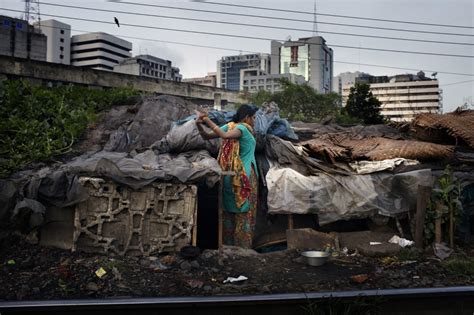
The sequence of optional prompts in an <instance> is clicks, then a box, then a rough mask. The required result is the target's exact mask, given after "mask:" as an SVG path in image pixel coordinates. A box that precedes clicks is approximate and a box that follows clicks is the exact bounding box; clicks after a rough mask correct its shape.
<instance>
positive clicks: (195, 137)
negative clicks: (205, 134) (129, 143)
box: [151, 120, 220, 155]
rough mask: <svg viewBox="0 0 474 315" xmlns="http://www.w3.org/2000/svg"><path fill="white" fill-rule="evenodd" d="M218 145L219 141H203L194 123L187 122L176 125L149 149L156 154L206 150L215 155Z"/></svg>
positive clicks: (192, 121)
mask: <svg viewBox="0 0 474 315" xmlns="http://www.w3.org/2000/svg"><path fill="white" fill-rule="evenodd" d="M219 143H220V142H219V139H212V140H204V139H203V138H202V137H201V135H200V134H199V130H198V129H197V127H196V122H195V121H194V120H188V121H186V122H185V123H183V124H179V125H176V126H175V127H174V128H173V129H171V131H170V132H168V134H167V135H166V136H165V137H164V138H162V139H161V140H159V141H157V142H155V143H154V144H152V146H151V148H152V149H153V150H154V151H155V152H157V153H169V152H171V153H172V152H177V153H179V152H187V151H193V150H207V151H209V152H210V153H211V154H215V155H217V153H218V152H219Z"/></svg>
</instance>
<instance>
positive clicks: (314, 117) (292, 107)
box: [251, 79, 340, 122]
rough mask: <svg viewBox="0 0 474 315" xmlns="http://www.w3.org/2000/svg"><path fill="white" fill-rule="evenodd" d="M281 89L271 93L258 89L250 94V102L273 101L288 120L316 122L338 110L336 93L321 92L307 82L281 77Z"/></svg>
mask: <svg viewBox="0 0 474 315" xmlns="http://www.w3.org/2000/svg"><path fill="white" fill-rule="evenodd" d="M280 82H281V85H282V86H283V91H280V92H275V93H273V94H271V93H269V92H267V91H259V92H258V93H256V94H253V95H252V98H251V99H252V102H253V103H255V104H257V105H261V104H263V103H264V102H270V101H274V102H276V103H277V104H278V106H279V107H280V110H281V112H280V114H281V116H283V117H287V118H288V119H289V120H293V121H295V120H301V121H305V122H317V121H320V120H321V119H322V118H325V117H327V116H329V115H332V116H336V114H337V112H338V101H339V98H340V97H339V95H338V94H336V93H328V94H321V93H318V92H317V91H316V90H315V89H314V88H312V87H311V86H309V85H308V84H295V83H292V82H290V81H289V80H288V79H281V80H280Z"/></svg>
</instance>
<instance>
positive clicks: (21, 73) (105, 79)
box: [0, 56, 248, 106]
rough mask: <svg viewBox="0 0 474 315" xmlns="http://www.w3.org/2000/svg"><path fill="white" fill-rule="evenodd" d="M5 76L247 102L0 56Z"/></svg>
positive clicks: (222, 93)
mask: <svg viewBox="0 0 474 315" xmlns="http://www.w3.org/2000/svg"><path fill="white" fill-rule="evenodd" d="M5 77H6V78H9V79H14V78H27V79H30V80H34V81H36V82H38V81H39V82H42V83H45V84H47V83H49V82H52V83H66V84H68V83H72V84H80V85H86V86H96V87H105V88H110V87H129V88H133V89H136V90H139V91H143V92H152V93H157V94H168V95H174V96H180V97H184V98H188V99H197V100H201V101H204V102H205V103H209V104H214V105H216V106H218V105H219V104H217V103H218V100H221V102H219V103H220V105H222V103H224V104H226V103H231V104H236V103H246V102H248V100H247V99H245V96H244V95H243V94H241V93H239V92H232V91H226V90H222V89H218V88H214V87H209V86H203V85H196V84H189V83H181V82H174V81H168V80H160V79H152V78H142V77H137V76H134V75H127V74H120V73H113V72H109V71H101V70H93V69H87V68H80V67H74V66H67V65H61V64H54V63H47V62H39V61H28V60H22V59H15V58H11V57H4V56H0V79H1V78H5ZM201 103H202V102H201Z"/></svg>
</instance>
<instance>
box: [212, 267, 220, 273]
mask: <svg viewBox="0 0 474 315" xmlns="http://www.w3.org/2000/svg"><path fill="white" fill-rule="evenodd" d="M211 271H212V272H213V273H219V269H217V268H214V267H212V268H211Z"/></svg>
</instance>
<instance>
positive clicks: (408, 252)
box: [397, 248, 421, 261]
mask: <svg viewBox="0 0 474 315" xmlns="http://www.w3.org/2000/svg"><path fill="white" fill-rule="evenodd" d="M397 258H398V260H399V261H409V260H419V259H420V258H421V253H420V251H419V250H418V249H416V248H402V249H401V250H400V252H398V254H397Z"/></svg>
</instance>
